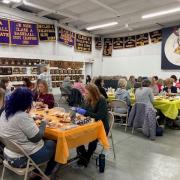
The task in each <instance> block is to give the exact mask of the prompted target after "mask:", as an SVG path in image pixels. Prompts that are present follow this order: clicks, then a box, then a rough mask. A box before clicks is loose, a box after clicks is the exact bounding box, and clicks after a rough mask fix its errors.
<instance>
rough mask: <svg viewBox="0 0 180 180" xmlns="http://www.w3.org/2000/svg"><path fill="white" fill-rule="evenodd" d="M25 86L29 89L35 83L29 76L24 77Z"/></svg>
mask: <svg viewBox="0 0 180 180" xmlns="http://www.w3.org/2000/svg"><path fill="white" fill-rule="evenodd" d="M23 86H24V87H27V88H29V89H31V90H32V89H33V84H32V82H31V81H30V80H29V78H23Z"/></svg>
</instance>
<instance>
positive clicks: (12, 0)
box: [10, 0, 22, 3]
mask: <svg viewBox="0 0 180 180" xmlns="http://www.w3.org/2000/svg"><path fill="white" fill-rule="evenodd" d="M10 1H11V2H14V3H20V2H21V1H22V0H10Z"/></svg>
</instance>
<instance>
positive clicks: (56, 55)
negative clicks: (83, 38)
mask: <svg viewBox="0 0 180 180" xmlns="http://www.w3.org/2000/svg"><path fill="white" fill-rule="evenodd" d="M0 17H3V18H9V19H13V20H20V21H24V22H34V23H54V24H55V25H56V26H57V23H55V22H54V21H51V20H48V19H46V18H38V17H36V16H33V15H32V14H29V13H24V12H22V11H20V10H16V9H9V8H7V7H5V6H0ZM69 29H70V30H71V28H69ZM72 31H74V32H78V33H81V34H85V33H83V32H80V31H78V30H75V29H72ZM85 35H89V34H85ZM94 47H95V46H94V40H93V44H92V52H91V53H81V52H75V51H74V47H68V46H65V45H63V44H61V43H59V42H42V41H40V44H39V45H38V46H33V47H23V46H9V45H0V57H13V58H30V59H33V58H39V59H47V60H64V61H81V62H85V61H89V60H92V59H93V60H94V65H93V72H92V73H93V75H94V76H98V75H101V73H102V71H101V69H99V67H102V61H101V57H102V56H101V52H100V51H98V50H95V48H94Z"/></svg>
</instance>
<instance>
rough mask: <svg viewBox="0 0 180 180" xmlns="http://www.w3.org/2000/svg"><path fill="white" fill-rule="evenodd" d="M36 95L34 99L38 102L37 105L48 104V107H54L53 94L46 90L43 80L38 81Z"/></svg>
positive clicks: (45, 83)
mask: <svg viewBox="0 0 180 180" xmlns="http://www.w3.org/2000/svg"><path fill="white" fill-rule="evenodd" d="M37 88H38V96H37V99H36V100H35V101H36V102H38V103H37V104H38V106H42V107H45V105H48V108H50V109H51V108H53V107H54V96H53V94H51V93H49V92H48V85H47V82H46V81H45V80H40V81H38V87H37Z"/></svg>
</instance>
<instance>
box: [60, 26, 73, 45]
mask: <svg viewBox="0 0 180 180" xmlns="http://www.w3.org/2000/svg"><path fill="white" fill-rule="evenodd" d="M74 38H75V33H73V32H71V31H69V30H66V29H64V28H62V27H59V28H58V41H59V42H60V43H63V44H65V45H67V46H74Z"/></svg>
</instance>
